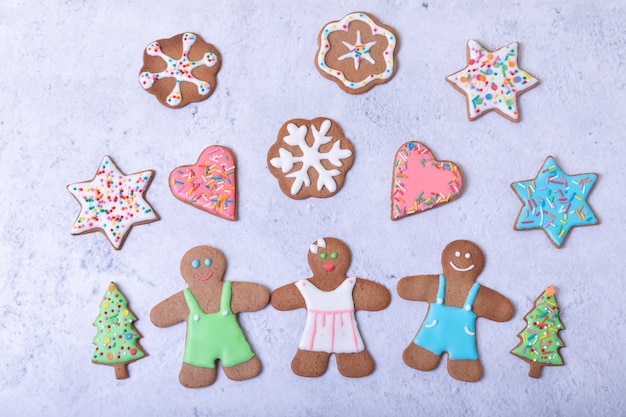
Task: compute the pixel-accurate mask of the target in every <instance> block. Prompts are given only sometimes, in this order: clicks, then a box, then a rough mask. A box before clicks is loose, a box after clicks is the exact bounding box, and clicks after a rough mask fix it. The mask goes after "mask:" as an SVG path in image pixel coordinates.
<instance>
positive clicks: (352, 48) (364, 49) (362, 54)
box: [337, 30, 376, 70]
mask: <svg viewBox="0 0 626 417" xmlns="http://www.w3.org/2000/svg"><path fill="white" fill-rule="evenodd" d="M341 43H343V44H344V46H345V47H346V48H348V51H349V52H348V53H347V54H345V55H342V56H340V57H339V58H337V59H338V60H340V61H342V60H344V59H346V58H352V59H354V69H355V70H358V69H359V64H360V63H361V59H365V60H366V61H368V62H369V63H371V64H376V61H374V58H372V56H371V55H370V49H371V48H372V46H374V45H376V41H372V42H368V43H367V44H365V45H363V42H361V31H360V30H357V31H356V42H355V43H354V45H352V44H349V43H348V42H346V41H341Z"/></svg>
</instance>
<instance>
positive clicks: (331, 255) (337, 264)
mask: <svg viewBox="0 0 626 417" xmlns="http://www.w3.org/2000/svg"><path fill="white" fill-rule="evenodd" d="M307 260H308V262H309V266H310V267H311V271H313V276H314V277H330V276H336V277H339V278H341V279H344V278H345V277H346V273H347V272H348V267H349V266H350V249H348V246H346V244H345V243H343V242H342V241H340V240H338V239H335V238H329V237H327V238H323V239H318V240H316V241H315V242H314V243H313V244H312V245H311V246H310V248H309V254H308V258H307Z"/></svg>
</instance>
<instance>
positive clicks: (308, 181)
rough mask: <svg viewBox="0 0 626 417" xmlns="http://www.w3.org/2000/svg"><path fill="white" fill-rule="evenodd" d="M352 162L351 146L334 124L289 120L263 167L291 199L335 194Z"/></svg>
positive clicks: (322, 121)
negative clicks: (266, 167) (268, 170)
mask: <svg viewBox="0 0 626 417" xmlns="http://www.w3.org/2000/svg"><path fill="white" fill-rule="evenodd" d="M353 161H354V147H353V146H352V142H350V141H349V140H348V139H346V138H345V136H344V135H343V131H342V130H341V128H340V127H339V125H337V123H335V122H334V121H332V120H330V119H327V118H325V117H318V118H316V119H313V120H306V119H292V120H289V121H288V122H286V123H285V124H284V125H283V126H282V127H281V128H280V131H279V132H278V138H277V139H276V142H274V144H273V145H272V147H271V148H270V149H269V152H268V153H267V166H268V167H269V169H270V172H271V173H272V175H273V176H275V177H276V178H277V179H278V184H279V185H280V189H281V190H282V191H283V193H285V195H286V196H288V197H291V198H293V199H294V200H302V199H305V198H309V197H318V198H325V197H330V196H332V195H334V194H336V193H337V192H338V191H339V190H340V189H341V186H342V185H343V182H344V180H345V175H346V173H347V172H348V170H349V169H350V167H352V162H353Z"/></svg>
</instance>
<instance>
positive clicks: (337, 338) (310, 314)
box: [296, 278, 365, 353]
mask: <svg viewBox="0 0 626 417" xmlns="http://www.w3.org/2000/svg"><path fill="white" fill-rule="evenodd" d="M355 285H356V278H346V279H345V280H344V281H343V282H342V283H341V285H340V286H339V287H337V288H335V289H334V290H332V291H322V290H320V289H319V288H317V287H316V286H315V285H313V283H311V282H310V281H308V280H306V279H303V280H300V281H298V282H296V288H298V290H299V291H300V294H302V297H303V298H304V301H305V303H306V323H305V324H304V333H303V334H302V339H300V345H299V346H298V347H299V348H300V349H301V350H308V351H313V352H327V353H356V352H361V351H363V350H365V345H364V344H363V339H361V334H360V333H359V328H358V326H357V323H356V318H355V315H354V299H353V298H352V290H353V289H354V286H355Z"/></svg>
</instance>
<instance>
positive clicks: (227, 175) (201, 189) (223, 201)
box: [169, 145, 237, 220]
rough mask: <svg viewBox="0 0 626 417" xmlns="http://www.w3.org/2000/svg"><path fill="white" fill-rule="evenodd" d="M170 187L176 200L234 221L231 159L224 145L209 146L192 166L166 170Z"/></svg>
mask: <svg viewBox="0 0 626 417" xmlns="http://www.w3.org/2000/svg"><path fill="white" fill-rule="evenodd" d="M169 184H170V190H172V193H173V194H174V196H175V197H176V198H177V199H179V200H180V201H182V202H184V203H187V204H191V205H192V206H194V207H196V208H198V209H200V210H204V211H206V212H208V213H211V214H214V215H216V216H219V217H222V218H224V219H227V220H235V212H236V209H237V189H236V183H235V158H234V157H233V154H232V153H231V152H230V150H228V149H227V148H224V147H221V146H217V145H212V146H209V147H208V148H206V149H205V150H204V151H202V153H201V154H200V157H199V158H198V161H197V162H196V163H195V165H185V166H181V167H178V168H175V169H174V170H173V171H172V172H171V173H170V180H169Z"/></svg>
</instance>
